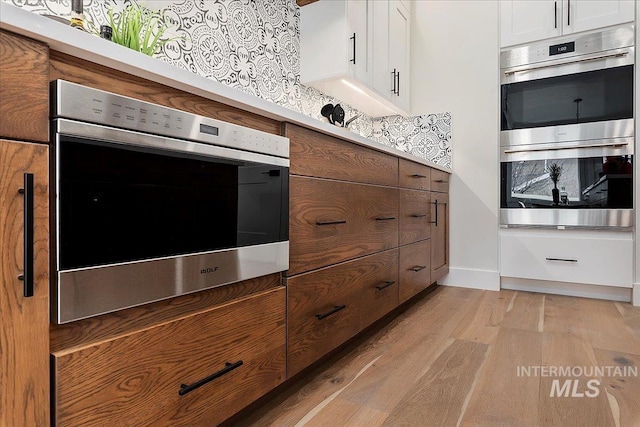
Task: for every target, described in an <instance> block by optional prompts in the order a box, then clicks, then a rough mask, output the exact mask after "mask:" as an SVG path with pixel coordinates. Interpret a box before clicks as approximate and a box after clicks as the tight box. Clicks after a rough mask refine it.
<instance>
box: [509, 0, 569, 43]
mask: <svg viewBox="0 0 640 427" xmlns="http://www.w3.org/2000/svg"><path fill="white" fill-rule="evenodd" d="M561 15H562V3H561V1H559V0H556V1H554V0H503V1H500V46H501V47H504V46H511V45H515V44H520V43H527V42H531V41H534V40H541V39H546V38H549V37H555V36H559V35H561V34H562V16H561Z"/></svg>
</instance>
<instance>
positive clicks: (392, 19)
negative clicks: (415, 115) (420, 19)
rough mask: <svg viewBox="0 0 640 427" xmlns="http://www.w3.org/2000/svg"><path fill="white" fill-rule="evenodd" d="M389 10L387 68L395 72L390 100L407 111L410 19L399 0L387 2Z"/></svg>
mask: <svg viewBox="0 0 640 427" xmlns="http://www.w3.org/2000/svg"><path fill="white" fill-rule="evenodd" d="M389 11H390V15H389V68H390V69H391V70H392V72H394V73H395V85H393V84H392V89H393V93H392V94H391V102H393V103H394V104H396V105H397V106H398V107H400V108H401V109H402V110H404V111H409V94H410V87H409V81H410V75H409V69H410V68H411V67H410V62H409V54H410V51H411V27H410V23H411V19H410V16H409V11H408V10H407V9H406V8H405V7H404V5H403V4H402V2H400V1H399V0H391V1H390V2H389Z"/></svg>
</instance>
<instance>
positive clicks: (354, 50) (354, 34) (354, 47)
mask: <svg viewBox="0 0 640 427" xmlns="http://www.w3.org/2000/svg"><path fill="white" fill-rule="evenodd" d="M349 40H353V59H351V60H349V62H353V65H356V33H353V36H351V37H349Z"/></svg>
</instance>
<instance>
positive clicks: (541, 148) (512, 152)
mask: <svg viewBox="0 0 640 427" xmlns="http://www.w3.org/2000/svg"><path fill="white" fill-rule="evenodd" d="M633 154H634V140H633V138H611V139H606V140H601V141H597V142H596V141H570V142H562V143H546V144H528V145H518V146H515V147H513V148H511V147H509V148H507V147H502V151H501V152H500V161H501V162H517V161H524V160H554V159H566V158H585V157H606V156H629V155H633Z"/></svg>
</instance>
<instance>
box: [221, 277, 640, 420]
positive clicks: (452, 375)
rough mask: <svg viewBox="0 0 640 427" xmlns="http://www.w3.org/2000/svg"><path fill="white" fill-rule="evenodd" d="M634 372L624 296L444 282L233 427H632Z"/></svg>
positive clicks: (634, 349)
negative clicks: (613, 297)
mask: <svg viewBox="0 0 640 427" xmlns="http://www.w3.org/2000/svg"><path fill="white" fill-rule="evenodd" d="M522 367H528V368H529V371H530V375H526V372H524V371H523V368H522ZM540 367H547V368H544V369H548V370H549V371H548V372H547V373H546V375H545V372H544V371H542V369H543V368H540ZM566 367H569V368H571V369H572V370H574V371H575V370H576V369H581V370H583V372H582V375H580V372H573V374H578V376H573V375H570V376H569V377H566V376H561V374H562V373H560V372H559V373H557V374H556V375H553V372H552V369H553V368H556V369H560V368H566ZM596 367H598V368H600V370H604V371H605V372H588V371H589V370H592V371H593V368H596ZM639 367H640V309H638V308H634V307H632V306H631V305H630V304H629V303H619V302H611V301H600V300H591V299H582V298H574V297H566V296H556V295H545V294H535V293H527V292H515V291H501V292H490V291H480V290H470V289H462V288H452V287H439V288H436V289H435V290H434V291H433V292H431V293H429V294H427V295H424V296H422V297H420V298H419V300H418V301H416V302H415V303H413V304H411V305H410V306H409V307H408V308H407V309H406V310H405V311H404V312H402V313H401V314H400V315H398V316H397V317H395V318H394V319H393V320H392V321H391V322H389V323H388V324H387V325H385V326H383V327H381V328H376V329H375V330H374V331H371V332H369V333H368V334H366V336H364V337H363V338H360V339H358V340H357V341H356V342H354V343H352V344H351V345H349V346H348V347H346V348H344V349H343V350H341V351H340V352H338V353H336V354H335V355H333V356H332V357H331V358H329V359H328V360H326V361H325V362H323V363H322V364H320V365H318V366H316V367H315V368H313V369H312V370H311V371H307V372H306V373H305V374H304V375H302V376H299V377H297V378H295V379H294V380H293V381H291V382H289V383H288V384H286V385H285V386H284V387H281V388H280V389H279V390H277V393H275V394H272V395H270V396H268V398H267V399H264V400H263V401H261V402H260V403H259V405H254V406H253V407H251V408H249V409H248V410H247V411H244V412H243V413H241V414H239V415H238V416H237V417H235V418H233V419H231V420H230V421H229V423H228V425H234V426H278V427H280V426H367V427H375V426H385V427H387V426H393V427H395V426H472V425H475V426H563V427H566V426H594V427H595V426H598V427H599V426H621V427H637V426H640V368H639ZM614 368H620V370H619V371H622V372H619V371H618V372H615V369H614ZM519 369H520V371H519ZM535 369H540V371H539V374H538V375H536V374H535V372H534V370H535ZM585 371H587V372H585ZM609 371H610V372H609ZM519 374H520V375H519ZM566 380H569V381H570V382H569V383H566V384H568V385H569V387H570V388H569V389H564V390H563V389H562V387H563V386H566V384H565V381H566ZM589 380H593V381H592V382H591V383H590V385H591V388H589V387H588V384H587V381H589ZM554 381H555V383H556V384H555V385H554ZM574 387H575V388H574ZM552 390H553V392H554V395H553V396H552ZM558 394H560V396H559V395H558ZM581 394H582V396H581ZM589 396H592V397H589Z"/></svg>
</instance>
